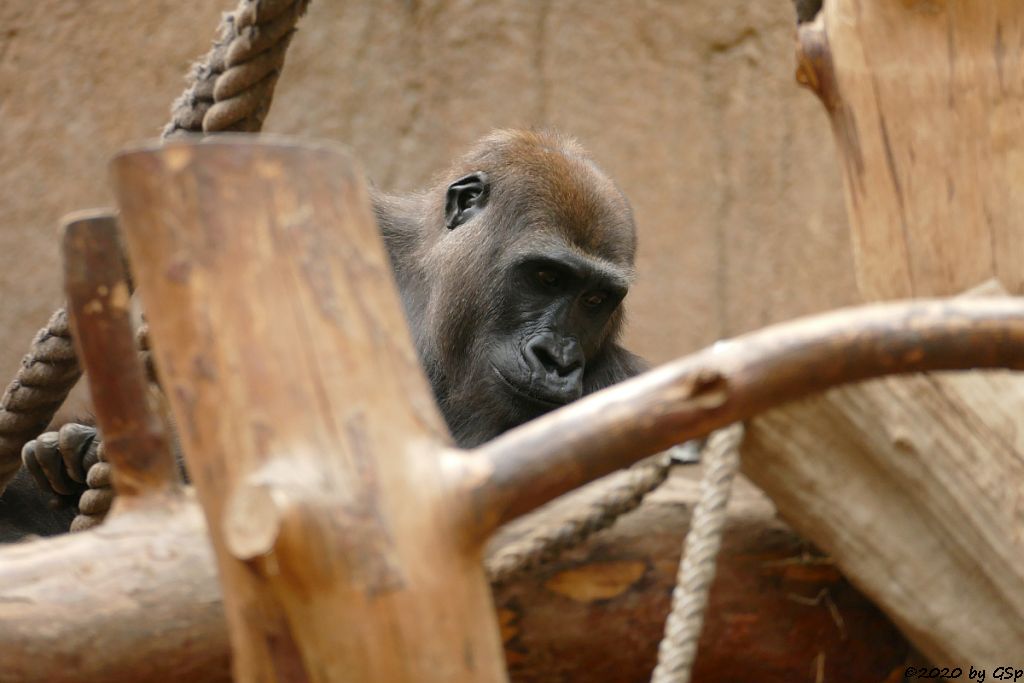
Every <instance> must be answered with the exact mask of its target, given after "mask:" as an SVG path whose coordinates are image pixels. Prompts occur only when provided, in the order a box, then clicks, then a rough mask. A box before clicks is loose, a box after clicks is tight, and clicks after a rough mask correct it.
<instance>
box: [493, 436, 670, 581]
mask: <svg viewBox="0 0 1024 683" xmlns="http://www.w3.org/2000/svg"><path fill="white" fill-rule="evenodd" d="M670 466H671V459H670V456H669V455H668V454H667V453H661V454H659V455H656V456H654V457H653V458H648V459H647V460H644V461H642V462H640V463H637V464H636V465H634V466H633V467H631V468H629V469H628V470H627V472H628V476H627V477H625V479H624V481H623V482H622V483H619V484H617V485H616V486H614V487H612V488H611V489H610V490H608V491H606V492H604V493H603V494H602V496H601V497H600V498H599V499H598V500H595V501H593V502H592V503H590V504H589V505H588V506H587V507H586V508H585V509H583V510H582V511H580V513H579V515H577V516H576V517H575V518H574V519H571V520H569V521H566V522H563V523H561V524H558V525H555V526H552V527H542V528H540V529H537V530H535V531H533V532H532V533H530V534H529V535H528V536H526V537H525V538H523V539H520V540H518V541H516V542H515V543H512V544H510V545H509V546H508V547H506V548H503V549H502V550H501V551H500V552H499V553H497V554H496V555H494V556H493V557H490V558H488V559H487V562H486V565H485V569H486V572H487V578H488V579H490V580H491V582H492V583H504V582H506V581H509V580H512V579H514V578H516V577H518V576H520V575H522V574H524V573H526V572H528V571H529V570H531V569H533V568H535V567H539V566H541V565H543V564H546V563H547V562H550V561H552V560H554V559H555V558H557V557H558V556H559V555H560V554H562V553H563V552H565V551H566V550H568V549H570V548H573V547H575V546H577V545H579V544H580V543H582V542H583V541H585V540H586V539H587V538H589V537H590V536H592V535H593V534H595V533H597V532H598V531H601V530H602V529H606V528H608V527H610V526H611V525H612V524H614V523H615V520H617V519H618V518H619V517H621V516H622V515H624V514H626V513H627V512H630V511H631V510H634V509H636V508H637V507H638V506H639V505H640V503H641V502H642V501H643V499H644V496H646V495H647V494H648V493H650V492H651V491H653V490H654V489H656V488H658V487H659V486H660V485H661V484H662V482H664V481H665V479H666V477H668V471H669V468H670Z"/></svg>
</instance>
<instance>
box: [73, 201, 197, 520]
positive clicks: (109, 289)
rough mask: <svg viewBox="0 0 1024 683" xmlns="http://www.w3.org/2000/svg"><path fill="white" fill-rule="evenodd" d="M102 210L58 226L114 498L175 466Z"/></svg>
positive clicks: (114, 230)
mask: <svg viewBox="0 0 1024 683" xmlns="http://www.w3.org/2000/svg"><path fill="white" fill-rule="evenodd" d="M122 253H123V252H122V249H121V240H120V237H119V233H118V227H117V219H116V217H115V216H114V215H113V214H112V213H110V212H92V213H89V214H88V215H79V216H72V217H70V218H68V219H67V220H66V225H65V228H64V287H65V289H66V290H67V294H68V306H67V309H68V318H69V321H70V323H71V329H72V332H73V337H74V342H75V351H76V354H77V356H78V358H79V362H80V363H81V366H82V369H83V370H84V371H85V372H86V373H87V374H88V375H89V378H90V382H89V392H90V395H91V397H92V403H93V406H94V408H95V414H96V423H97V426H98V427H99V428H100V431H101V432H102V434H103V448H104V457H105V458H106V460H107V461H108V462H110V463H111V465H112V466H113V469H114V472H113V483H114V487H115V489H116V490H117V492H118V493H119V494H120V495H121V496H126V498H124V499H123V500H122V501H121V502H122V503H129V502H131V499H132V497H134V496H138V495H140V494H145V493H148V492H154V491H161V490H165V489H172V488H174V487H176V486H177V485H178V471H177V465H176V463H175V462H174V456H173V454H172V453H171V448H170V444H169V441H168V438H167V434H166V432H165V429H164V425H163V424H162V422H161V420H160V418H159V417H158V415H157V413H156V411H155V410H153V407H152V406H151V405H150V390H149V387H148V383H147V379H146V376H145V373H144V370H143V367H142V362H141V361H140V360H139V358H138V352H137V350H136V345H135V331H134V329H133V327H132V319H131V294H130V283H129V277H128V272H127V270H126V268H125V264H124V261H123V258H122Z"/></svg>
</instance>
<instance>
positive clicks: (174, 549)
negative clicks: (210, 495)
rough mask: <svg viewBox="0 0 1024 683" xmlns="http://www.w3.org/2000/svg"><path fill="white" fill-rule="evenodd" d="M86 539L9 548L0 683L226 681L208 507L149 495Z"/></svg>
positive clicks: (1, 594) (0, 595) (0, 613)
mask: <svg viewBox="0 0 1024 683" xmlns="http://www.w3.org/2000/svg"><path fill="white" fill-rule="evenodd" d="M143 498H144V500H145V501H146V503H147V504H146V505H132V506H129V507H128V509H125V508H124V507H122V508H120V509H117V510H115V512H114V513H112V514H111V516H110V518H109V519H108V520H107V521H106V522H105V523H104V524H103V526H101V527H98V528H96V529H92V530H90V531H85V532H82V533H75V534H66V535H64V536H58V537H56V538H49V539H44V540H38V541H33V542H30V543H19V544H15V545H8V546H4V547H3V551H2V557H0V577H2V578H0V653H2V657H0V660H2V667H0V680H3V681H4V683H91V682H93V681H133V682H137V683H159V682H162V681H170V680H174V681H190V682H193V683H228V681H230V670H229V660H230V648H229V646H228V633H227V627H226V625H225V623H224V608H223V604H222V602H221V590H220V586H219V585H218V584H217V579H216V567H215V566H214V562H213V555H212V553H211V550H210V545H209V541H208V540H207V537H206V524H205V522H204V521H203V515H202V511H201V509H200V508H199V506H198V505H197V504H196V502H195V500H194V499H192V497H191V496H190V495H184V496H183V495H172V494H167V493H163V494H159V493H157V494H149V495H146V496H144V497H143Z"/></svg>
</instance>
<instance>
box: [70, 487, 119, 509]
mask: <svg viewBox="0 0 1024 683" xmlns="http://www.w3.org/2000/svg"><path fill="white" fill-rule="evenodd" d="M113 502H114V489H109V488H107V489H89V490H88V491H86V492H85V493H83V494H82V497H81V498H79V499H78V511H79V512H81V513H82V514H84V515H99V514H103V513H105V512H106V511H107V510H109V509H110V504H111V503H113Z"/></svg>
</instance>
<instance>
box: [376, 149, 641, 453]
mask: <svg viewBox="0 0 1024 683" xmlns="http://www.w3.org/2000/svg"><path fill="white" fill-rule="evenodd" d="M415 197H416V198H417V200H418V201H414V202H410V201H408V200H406V201H404V203H403V201H401V200H397V199H391V200H387V201H382V202H379V204H378V217H379V218H381V222H382V225H383V226H384V228H385V237H386V238H387V237H388V229H387V226H388V225H392V226H395V229H394V230H393V231H392V232H397V233H401V225H403V224H405V225H408V224H409V223H410V222H411V223H413V224H414V225H415V227H413V228H412V229H411V230H410V229H408V228H407V229H406V232H405V233H404V237H400V238H396V237H394V236H393V237H392V239H390V240H389V246H391V247H392V257H393V260H394V262H395V268H396V271H397V274H398V279H399V283H400V286H402V289H403V300H404V301H405V303H406V310H407V313H408V315H409V318H410V323H411V325H412V327H413V330H414V336H415V338H416V342H417V348H418V349H419V351H420V355H421V357H422V359H423V361H424V365H425V367H426V368H427V371H428V374H429V375H430V379H431V382H432V385H433V387H434V390H435V392H436V394H437V396H438V399H439V402H440V403H441V406H442V409H443V410H444V412H445V416H446V417H447V418H448V422H449V425H450V426H451V428H452V429H453V432H455V434H456V437H457V438H459V440H460V442H462V443H476V442H478V441H480V440H483V439H485V438H490V437H491V436H494V435H495V434H497V433H499V432H500V431H502V430H504V429H507V428H508V427H510V426H514V425H516V424H519V423H520V422H523V421H525V420H526V419H529V418H530V417H533V416H534V415H537V414H539V413H540V412H544V410H547V409H550V408H551V407H554V406H556V405H558V404H560V403H563V402H565V401H567V400H571V399H572V398H574V397H575V396H578V395H579V394H580V393H586V392H589V391H592V390H594V389H596V388H600V387H603V386H606V385H607V384H610V383H612V382H613V381H618V380H619V379H622V378H623V377H624V376H628V375H629V374H632V373H634V372H636V370H637V369H638V368H639V367H640V363H639V361H638V359H636V358H635V357H634V356H632V355H631V354H629V353H628V352H626V351H624V350H622V349H621V348H620V347H618V345H617V343H616V340H617V336H618V334H619V329H620V327H621V322H622V307H621V306H619V305H618V301H619V299H620V298H621V296H622V295H623V294H624V293H625V290H626V289H627V288H628V286H629V283H630V280H631V279H632V276H633V262H634V257H635V253H636V232H635V227H634V224H633V216H632V211H631V209H630V207H629V203H628V202H627V201H626V198H625V196H624V195H623V194H622V192H621V191H620V190H619V189H618V187H617V186H616V185H615V183H614V182H613V181H612V180H611V179H610V178H609V177H608V176H607V175H606V174H605V173H604V172H603V171H602V170H601V169H600V168H599V167H598V166H597V165H596V164H595V163H594V162H593V160H592V159H591V158H590V157H589V156H588V155H587V154H586V152H585V151H584V150H583V148H582V147H581V146H580V145H579V143H578V142H576V141H575V140H574V139H572V138H569V137H566V136H563V135H559V134H556V133H549V132H532V131H516V130H500V131H496V132H494V133H491V134H490V135H487V136H486V137H484V138H483V139H481V140H480V141H479V142H478V143H477V144H476V145H474V146H473V148H472V149H470V150H469V151H468V152H467V153H466V154H465V155H463V156H462V157H460V158H459V159H457V160H456V161H455V163H454V164H452V166H451V167H450V168H449V169H448V170H447V171H446V172H445V173H444V174H443V176H442V177H441V178H440V179H439V182H438V183H437V184H436V185H435V186H434V189H433V190H430V191H427V192H425V193H422V194H419V195H415ZM413 205H415V207H416V208H413ZM382 207H384V208H382ZM388 207H391V208H390V209H389V208H388ZM396 207H404V210H405V211H406V212H408V211H410V210H412V211H417V212H418V213H419V215H418V216H415V217H411V218H407V219H406V221H405V223H403V221H401V220H396V219H395V216H393V215H389V214H392V213H393V212H394V211H395V209H396ZM531 269H532V270H531ZM534 271H536V272H534ZM556 271H557V273H556ZM410 273H415V276H412V275H410ZM531 273H532V275H531ZM534 276H540V277H543V278H545V279H552V278H554V279H556V280H557V279H559V278H561V280H562V283H564V285H565V286H564V287H563V286H562V284H558V285H557V286H552V287H547V288H545V287H546V286H541V285H538V283H537V282H536V281H535V280H531V278H532V277H534ZM574 278H575V279H574ZM570 285H571V286H570ZM602 297H603V298H604V299H603V300H607V302H608V303H607V304H606V305H603V306H596V307H595V306H590V307H589V308H588V306H589V304H586V302H590V301H594V300H597V299H601V298H602ZM580 302H584V303H580ZM577 366H578V367H577Z"/></svg>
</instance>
